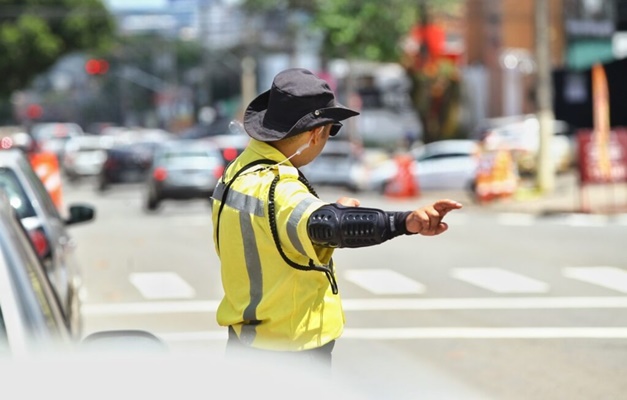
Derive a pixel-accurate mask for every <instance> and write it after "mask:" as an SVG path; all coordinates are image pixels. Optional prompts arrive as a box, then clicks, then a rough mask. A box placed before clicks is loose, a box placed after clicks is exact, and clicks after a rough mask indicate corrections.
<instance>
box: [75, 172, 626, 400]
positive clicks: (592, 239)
mask: <svg viewBox="0 0 627 400" xmlns="http://www.w3.org/2000/svg"><path fill="white" fill-rule="evenodd" d="M319 193H320V195H321V197H322V198H323V199H325V200H329V201H332V200H335V199H336V198H337V197H340V196H341V195H345V193H340V192H335V191H334V190H331V189H322V190H319ZM461 196H463V194H460V197H461ZM64 197H65V203H66V204H69V203H72V202H74V201H81V202H88V203H92V204H94V205H95V206H96V207H97V219H96V221H94V222H93V223H88V224H85V225H82V226H76V227H73V228H72V232H73V234H74V238H75V240H76V242H77V246H78V255H79V260H80V262H81V265H82V268H83V275H84V281H85V286H86V287H85V289H86V290H85V298H84V307H83V314H84V317H85V323H86V325H85V327H86V333H89V332H91V331H96V330H102V329H120V328H125V329H128V328H139V329H147V330H149V331H151V332H153V333H155V334H157V335H158V336H160V337H161V338H162V339H163V340H165V341H166V342H167V344H168V345H169V346H170V348H171V350H172V352H173V353H176V354H184V355H190V354H193V355H196V356H197V355H206V356H207V358H208V359H211V360H214V361H215V360H216V359H221V357H222V354H223V348H224V344H225V341H226V332H225V330H224V329H223V328H221V327H219V326H217V324H216V322H215V309H216V307H217V303H218V301H219V299H220V297H221V294H222V289H221V285H220V276H219V262H218V259H217V257H216V255H215V252H214V250H213V244H212V240H211V234H212V233H211V232H212V231H211V229H212V227H211V221H210V207H209V206H208V203H207V202H204V201H193V202H180V203H166V204H164V207H163V208H162V209H161V210H160V211H159V212H158V213H156V214H146V213H145V212H144V211H143V210H142V202H143V193H142V188H141V186H139V185H127V186H120V187H114V188H113V189H112V190H111V191H109V192H106V193H105V194H99V193H97V192H96V190H95V185H93V183H92V182H83V183H81V184H79V185H76V186H68V185H66V190H65V192H64ZM356 197H358V198H360V199H361V201H362V205H363V206H372V207H380V208H383V209H386V210H396V209H407V208H408V207H411V206H413V205H421V204H423V203H424V201H427V200H430V196H428V195H425V196H423V197H422V198H418V199H414V200H411V201H408V200H402V201H391V200H389V199H385V198H382V197H380V196H378V195H376V194H372V193H364V194H358V195H356ZM449 197H455V194H451V196H449ZM460 200H461V199H460ZM449 224H450V230H449V231H448V232H446V233H445V234H443V235H441V236H439V237H431V238H427V237H420V236H412V237H401V238H397V239H395V240H393V241H390V242H387V243H385V244H383V245H382V246H378V247H373V248H365V249H359V250H357V249H342V250H339V251H337V253H336V255H335V262H336V265H337V268H338V271H339V282H340V290H341V295H342V298H343V301H344V305H345V309H346V320H347V324H346V330H345V333H344V335H343V337H342V338H341V339H340V340H339V341H338V344H337V345H336V347H335V350H334V374H335V375H334V382H335V383H336V384H337V385H339V387H340V388H342V389H348V391H349V392H350V393H352V394H358V395H357V396H356V398H362V399H382V398H385V399H416V398H425V399H499V400H501V399H565V398H567V399H592V398H599V399H619V398H625V393H627V380H626V379H625V376H627V364H626V363H625V359H626V357H627V314H626V313H625V312H624V309H625V308H626V307H627V259H626V258H625V256H624V252H623V251H621V250H620V249H621V248H622V247H621V246H622V245H624V240H625V237H627V236H626V235H625V232H626V230H627V219H625V218H611V219H608V218H601V219H600V218H598V216H595V215H569V214H559V215H551V216H539V215H536V214H523V213H513V212H510V211H507V210H505V211H503V210H495V211H494V212H486V210H485V209H477V208H476V207H467V208H465V209H463V210H460V211H458V212H455V213H453V214H451V215H450V219H449ZM216 383H219V382H216ZM332 391H333V388H332V387H330V388H329V392H332ZM340 392H341V391H337V392H336V393H340ZM216 393H221V392H219V391H217V392H216ZM338 398H339V397H338Z"/></svg>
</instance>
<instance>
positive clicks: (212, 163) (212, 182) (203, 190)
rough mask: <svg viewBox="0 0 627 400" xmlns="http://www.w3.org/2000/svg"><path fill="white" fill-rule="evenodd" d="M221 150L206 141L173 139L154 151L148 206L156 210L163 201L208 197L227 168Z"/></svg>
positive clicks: (148, 182) (147, 191)
mask: <svg viewBox="0 0 627 400" xmlns="http://www.w3.org/2000/svg"><path fill="white" fill-rule="evenodd" d="M224 167H225V161H224V159H223V157H222V154H221V153H220V149H219V148H218V147H217V146H215V145H214V144H212V143H210V142H207V141H203V140H173V141H170V142H167V143H164V144H162V145H161V146H159V147H158V148H157V150H156V151H155V154H154V158H153V162H152V167H151V169H150V173H149V175H148V179H147V189H146V193H147V194H146V203H145V206H146V209H147V210H149V211H155V210H156V209H157V208H158V207H159V205H160V204H161V203H162V202H163V201H164V200H190V199H206V200H207V202H208V203H209V204H210V203H211V199H210V197H211V195H212V194H213V189H214V188H215V186H216V183H217V182H218V179H219V178H220V176H221V175H222V172H223V171H224Z"/></svg>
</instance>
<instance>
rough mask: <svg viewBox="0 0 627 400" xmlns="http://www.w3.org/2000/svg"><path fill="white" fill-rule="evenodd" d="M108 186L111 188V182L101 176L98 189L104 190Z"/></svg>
mask: <svg viewBox="0 0 627 400" xmlns="http://www.w3.org/2000/svg"><path fill="white" fill-rule="evenodd" d="M108 188H109V183H108V182H107V180H106V179H104V178H100V180H99V181H98V191H99V192H104V191H105V190H107V189H108Z"/></svg>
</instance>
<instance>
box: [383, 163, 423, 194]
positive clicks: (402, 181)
mask: <svg viewBox="0 0 627 400" xmlns="http://www.w3.org/2000/svg"><path fill="white" fill-rule="evenodd" d="M395 161H396V165H397V167H398V168H397V172H396V176H394V178H393V179H392V180H391V181H390V182H388V184H387V185H386V186H385V191H384V194H385V196H387V197H392V198H410V197H417V196H418V195H419V189H418V184H417V183H416V181H415V180H414V176H413V174H412V172H411V165H412V162H413V160H412V158H411V157H410V156H408V155H399V156H396V157H395Z"/></svg>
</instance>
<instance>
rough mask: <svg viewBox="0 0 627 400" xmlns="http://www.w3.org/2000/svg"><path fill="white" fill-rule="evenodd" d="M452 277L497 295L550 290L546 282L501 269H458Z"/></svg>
mask: <svg viewBox="0 0 627 400" xmlns="http://www.w3.org/2000/svg"><path fill="white" fill-rule="evenodd" d="M451 276H452V277H453V278H455V279H459V280H461V281H464V282H467V283H470V284H472V285H475V286H479V287H481V288H483V289H487V290H490V291H492V292H495V293H546V292H548V290H549V285H548V284H547V283H545V282H542V281H539V280H537V279H533V278H529V277H527V276H524V275H520V274H517V273H514V272H511V271H508V270H505V269H501V268H456V269H453V270H452V271H451Z"/></svg>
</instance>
